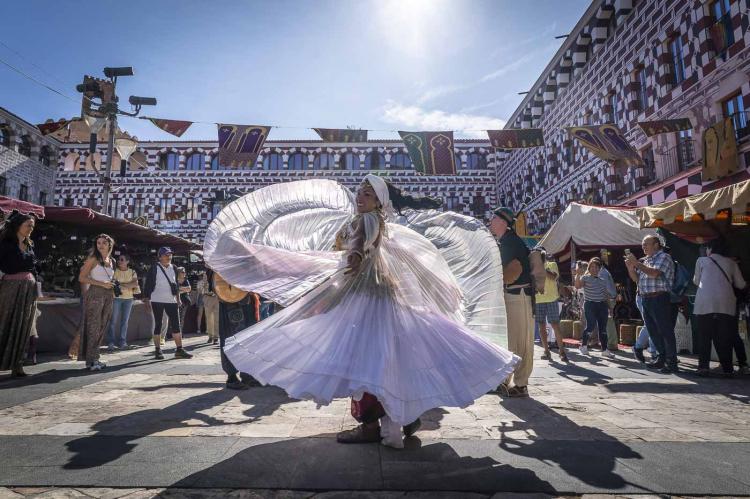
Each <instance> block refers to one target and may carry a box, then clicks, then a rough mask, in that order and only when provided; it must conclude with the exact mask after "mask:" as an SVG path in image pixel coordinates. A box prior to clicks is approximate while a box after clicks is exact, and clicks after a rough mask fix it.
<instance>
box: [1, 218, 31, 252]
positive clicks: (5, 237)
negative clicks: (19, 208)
mask: <svg viewBox="0 0 750 499" xmlns="http://www.w3.org/2000/svg"><path fill="white" fill-rule="evenodd" d="M29 220H36V218H34V217H33V216H32V215H26V214H24V213H18V212H13V214H12V215H11V216H9V217H8V219H7V220H6V221H5V223H4V224H3V225H2V227H1V228H0V241H11V242H14V243H16V244H18V235H17V234H18V229H19V228H20V227H21V226H22V225H23V224H25V223H26V222H28V221H29ZM24 243H25V244H26V245H27V246H33V243H32V242H31V239H30V238H26V240H25V241H24Z"/></svg>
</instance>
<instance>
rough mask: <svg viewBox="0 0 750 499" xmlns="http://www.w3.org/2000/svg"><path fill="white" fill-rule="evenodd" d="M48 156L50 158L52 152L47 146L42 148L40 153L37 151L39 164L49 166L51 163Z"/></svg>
mask: <svg viewBox="0 0 750 499" xmlns="http://www.w3.org/2000/svg"><path fill="white" fill-rule="evenodd" d="M50 156H52V151H51V149H50V148H49V146H43V147H42V149H41V151H39V162H40V163H41V164H43V165H44V166H49V163H50V161H51V157H50Z"/></svg>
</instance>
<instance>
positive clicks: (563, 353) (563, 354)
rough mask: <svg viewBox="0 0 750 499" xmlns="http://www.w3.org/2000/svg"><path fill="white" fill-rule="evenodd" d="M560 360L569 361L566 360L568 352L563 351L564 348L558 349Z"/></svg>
mask: <svg viewBox="0 0 750 499" xmlns="http://www.w3.org/2000/svg"><path fill="white" fill-rule="evenodd" d="M560 360H561V361H563V362H570V360H568V354H567V353H566V352H565V350H560Z"/></svg>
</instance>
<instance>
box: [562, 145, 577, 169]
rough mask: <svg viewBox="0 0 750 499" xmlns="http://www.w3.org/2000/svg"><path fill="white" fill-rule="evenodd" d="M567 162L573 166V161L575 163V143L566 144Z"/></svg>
mask: <svg viewBox="0 0 750 499" xmlns="http://www.w3.org/2000/svg"><path fill="white" fill-rule="evenodd" d="M564 154H565V162H566V163H568V164H569V165H572V164H573V161H575V152H574V151H573V142H568V143H566V144H565V151H564Z"/></svg>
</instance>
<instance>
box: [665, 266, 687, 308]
mask: <svg viewBox="0 0 750 499" xmlns="http://www.w3.org/2000/svg"><path fill="white" fill-rule="evenodd" d="M689 285H690V272H689V271H688V269H687V268H685V266H684V265H682V264H681V263H680V262H678V261H677V260H675V261H674V281H672V289H671V290H670V291H669V297H670V298H671V300H672V303H678V302H681V301H682V297H683V296H685V293H686V292H687V288H688V286H689Z"/></svg>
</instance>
